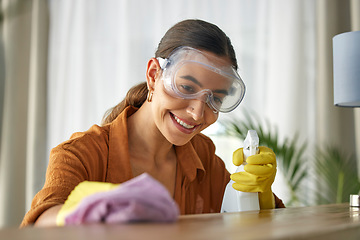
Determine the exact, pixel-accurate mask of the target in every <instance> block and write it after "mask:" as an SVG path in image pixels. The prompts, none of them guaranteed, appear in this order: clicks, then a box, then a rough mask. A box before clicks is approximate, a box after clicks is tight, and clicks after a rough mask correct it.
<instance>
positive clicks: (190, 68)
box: [158, 47, 245, 113]
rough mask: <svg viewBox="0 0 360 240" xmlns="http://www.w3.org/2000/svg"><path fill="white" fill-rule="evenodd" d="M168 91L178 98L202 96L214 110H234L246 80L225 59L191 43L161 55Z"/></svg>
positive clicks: (241, 95) (242, 94)
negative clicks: (166, 54) (162, 56)
mask: <svg viewBox="0 0 360 240" xmlns="http://www.w3.org/2000/svg"><path fill="white" fill-rule="evenodd" d="M158 61H159V63H160V66H161V68H162V70H163V72H162V81H163V83H164V87H165V90H166V92H167V93H168V94H169V95H171V96H173V97H176V98H182V99H198V100H201V101H203V102H206V103H207V104H208V106H209V107H210V108H211V109H212V110H213V111H214V112H224V113H226V112H230V111H232V110H234V109H235V108H236V107H237V106H238V105H239V104H240V102H241V101H242V99H243V97H244V95H245V84H244V83H243V81H242V80H241V78H240V76H239V74H238V73H237V71H236V70H235V68H234V67H233V66H231V64H230V63H229V62H227V61H225V60H224V59H221V58H219V57H216V56H215V55H210V54H207V53H205V52H202V51H200V50H197V49H194V48H191V47H180V48H177V49H175V50H174V52H173V53H171V55H170V57H169V58H167V59H163V58H158Z"/></svg>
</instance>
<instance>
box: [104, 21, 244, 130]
mask: <svg viewBox="0 0 360 240" xmlns="http://www.w3.org/2000/svg"><path fill="white" fill-rule="evenodd" d="M181 46H189V47H193V48H196V49H199V50H205V51H208V52H212V53H215V54H216V55H218V56H226V57H228V58H229V59H230V61H231V63H232V65H233V66H234V68H235V69H237V68H238V65H237V61H236V56H235V51H234V48H233V46H232V44H231V41H230V39H229V38H228V36H226V34H225V33H224V32H223V31H222V30H221V29H220V28H219V27H217V26H216V25H214V24H212V23H209V22H205V21H202V20H198V19H189V20H184V21H181V22H179V23H177V24H175V25H174V26H173V27H171V28H170V29H169V30H168V31H167V32H166V33H165V35H164V37H163V38H162V39H161V41H160V43H159V45H158V48H157V50H156V52H155V57H162V58H168V57H169V55H170V53H171V52H172V51H173V50H174V49H176V48H177V47H181ZM147 93H148V89H147V85H146V82H143V83H140V84H138V85H136V86H134V87H133V88H131V89H130V90H129V91H128V93H127V95H126V97H125V98H124V100H123V101H122V102H120V103H119V104H118V105H116V106H115V107H113V108H111V109H109V110H108V111H107V112H106V113H105V115H104V118H103V120H102V124H103V125H104V124H107V123H110V122H112V121H113V120H114V119H115V118H116V117H117V116H118V115H119V114H120V113H121V112H122V111H123V110H124V109H125V108H126V107H127V106H129V105H132V106H134V107H141V105H142V104H143V103H144V102H145V100H146V96H147Z"/></svg>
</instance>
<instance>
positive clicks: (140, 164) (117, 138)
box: [22, 20, 283, 226]
mask: <svg viewBox="0 0 360 240" xmlns="http://www.w3.org/2000/svg"><path fill="white" fill-rule="evenodd" d="M236 69H237V62H236V57H235V52H234V49H233V47H232V45H231V42H230V39H229V38H228V37H227V36H226V35H225V33H224V32H223V31H222V30H220V29H219V28H218V27H217V26H215V25H213V24H210V23H207V22H205V21H201V20H185V21H182V22H179V23H178V24H176V25H175V26H173V27H172V28H170V29H169V30H168V31H167V33H166V34H165V35H164V37H163V38H162V40H161V42H160V43H159V46H158V49H157V51H156V53H155V58H151V59H150V60H149V62H148V64H147V71H146V82H144V83H142V84H139V85H137V86H135V87H133V88H132V89H130V91H129V92H128V94H127V96H126V98H125V99H124V100H123V101H122V102H121V103H120V104H118V105H117V106H115V107H114V108H113V109H112V110H111V111H110V113H108V114H107V115H106V117H105V118H104V120H103V125H102V126H96V125H94V126H93V127H91V128H90V129H89V130H88V131H86V132H83V133H76V134H74V135H73V136H72V137H71V139H70V140H68V141H66V142H64V143H62V144H60V145H59V146H57V147H55V148H54V149H53V150H52V151H51V155H50V162H49V166H48V170H47V175H46V182H45V185H44V187H43V189H42V190H41V191H40V192H39V193H38V194H37V195H36V196H35V198H34V200H33V203H32V207H31V209H30V211H29V212H28V213H27V214H26V215H25V217H24V220H23V222H22V226H25V225H28V224H32V223H35V224H36V225H54V224H55V219H56V216H57V213H58V212H59V210H60V209H61V207H62V205H63V203H64V202H65V200H66V198H67V197H68V195H69V194H70V192H71V191H72V190H73V189H74V187H75V186H77V185H78V184H79V183H81V182H83V181H85V180H88V181H97V182H109V183H123V182H125V181H127V180H129V179H132V178H134V177H136V176H138V175H140V174H142V173H144V172H146V173H148V174H150V175H151V176H152V177H154V178H155V179H157V180H158V181H159V182H160V183H162V184H163V185H164V186H165V187H166V189H167V190H168V191H169V193H170V195H171V196H173V198H174V200H175V201H176V203H177V204H178V206H179V208H180V213H181V214H194V213H209V212H219V211H220V207H221V203H222V197H223V193H224V189H225V187H226V185H227V183H228V182H229V180H230V174H229V173H228V171H227V170H226V169H225V165H224V163H223V161H222V160H221V159H220V158H219V157H218V156H216V155H215V147H214V145H213V143H212V141H211V140H210V139H209V138H208V137H206V136H204V135H202V134H201V133H200V132H201V131H202V130H204V129H205V128H207V127H208V126H210V125H211V124H213V123H214V122H215V121H216V120H217V118H218V114H219V112H229V111H231V110H233V109H234V108H236V106H237V105H238V104H239V103H240V102H241V100H242V98H243V96H244V92H245V86H244V84H243V82H242V80H241V78H240V77H239V76H238V74H237V72H236ZM264 152H266V151H264ZM260 155H261V154H260ZM263 155H264V154H263ZM272 159H273V161H275V156H274V155H273V157H272ZM241 162H242V160H241ZM271 167H272V170H271V177H267V176H266V177H263V178H261V179H262V180H261V181H262V182H265V183H266V184H265V185H266V187H265V190H264V191H265V192H267V196H266V197H263V200H262V198H260V206H261V207H262V208H271V207H274V204H273V203H274V201H275V202H276V207H283V204H282V202H281V200H279V199H278V198H277V197H276V196H275V195H273V194H272V192H271V188H270V187H271V184H272V181H273V177H275V174H274V172H276V170H275V169H276V162H275V163H274V164H272V165H271ZM256 179H259V178H256ZM256 181H257V180H256ZM256 184H257V183H256V182H255V185H256ZM238 189H240V190H241V187H240V185H238ZM261 191H262V190H261ZM269 196H270V197H269ZM269 199H270V200H269ZM262 202H263V204H262ZM268 202H270V203H268Z"/></svg>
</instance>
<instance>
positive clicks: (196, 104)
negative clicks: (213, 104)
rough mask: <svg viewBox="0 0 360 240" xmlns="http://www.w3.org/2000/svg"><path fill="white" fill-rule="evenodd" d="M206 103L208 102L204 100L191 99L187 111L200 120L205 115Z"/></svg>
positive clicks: (196, 119)
mask: <svg viewBox="0 0 360 240" xmlns="http://www.w3.org/2000/svg"><path fill="white" fill-rule="evenodd" d="M205 104H206V102H204V101H202V100H198V99H193V100H190V102H189V106H188V107H187V113H188V114H190V115H191V117H192V118H193V119H194V120H195V121H198V120H200V119H201V118H202V117H203V116H204V110H205Z"/></svg>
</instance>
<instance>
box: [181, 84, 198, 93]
mask: <svg viewBox="0 0 360 240" xmlns="http://www.w3.org/2000/svg"><path fill="white" fill-rule="evenodd" d="M180 87H181V88H182V89H183V90H184V91H186V92H187V93H194V92H195V91H194V88H192V87H191V86H189V85H180Z"/></svg>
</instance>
